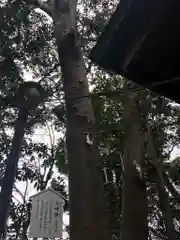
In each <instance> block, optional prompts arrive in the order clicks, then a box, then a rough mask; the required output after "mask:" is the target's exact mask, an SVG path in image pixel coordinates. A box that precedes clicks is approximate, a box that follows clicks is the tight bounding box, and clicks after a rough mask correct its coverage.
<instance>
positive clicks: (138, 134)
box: [121, 93, 148, 240]
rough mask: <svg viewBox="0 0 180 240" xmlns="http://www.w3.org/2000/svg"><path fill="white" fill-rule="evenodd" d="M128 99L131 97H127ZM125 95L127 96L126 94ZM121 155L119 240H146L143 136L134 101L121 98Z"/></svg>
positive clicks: (146, 210)
mask: <svg viewBox="0 0 180 240" xmlns="http://www.w3.org/2000/svg"><path fill="white" fill-rule="evenodd" d="M130 94H131V95H132V93H130ZM127 95H128V93H127ZM125 98H126V100H125V106H124V107H125V115H124V120H125V153H124V185H123V192H122V193H123V203H122V226H121V229H122V230H121V240H134V239H138V240H139V239H141V240H147V239H148V222H147V215H148V202H147V196H146V185H145V183H144V181H143V176H142V175H143V170H142V164H143V160H144V133H143V129H142V126H141V122H140V117H139V112H138V109H137V105H136V103H135V100H134V97H132V96H130V97H128V96H126V97H125Z"/></svg>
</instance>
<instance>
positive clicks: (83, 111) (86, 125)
mask: <svg viewBox="0 0 180 240" xmlns="http://www.w3.org/2000/svg"><path fill="white" fill-rule="evenodd" d="M74 2H75V1H74ZM72 7H73V8H76V6H75V4H74V6H69V9H68V7H67V8H66V7H65V6H64V8H62V6H61V8H60V9H59V12H58V15H55V16H54V20H55V37H56V42H57V46H58V54H59V60H60V65H61V71H62V74H63V84H64V92H65V102H66V110H67V149H68V164H69V197H70V239H71V240H84V239H87V240H92V239H93V240H106V239H110V236H109V229H108V228H109V226H108V221H107V213H106V208H107V206H106V201H105V195H104V186H103V179H102V177H101V174H100V154H99V150H98V149H97V146H96V128H95V120H94V114H93V109H92V103H91V99H90V98H89V97H87V96H88V95H89V88H88V80H87V77H86V70H85V64H84V60H83V56H82V52H81V48H80V43H79V41H78V34H77V31H76V27H75V25H76V23H75V17H74V12H75V11H76V10H75V9H72ZM62 9H63V10H62ZM87 138H91V139H92V144H91V143H88V141H87Z"/></svg>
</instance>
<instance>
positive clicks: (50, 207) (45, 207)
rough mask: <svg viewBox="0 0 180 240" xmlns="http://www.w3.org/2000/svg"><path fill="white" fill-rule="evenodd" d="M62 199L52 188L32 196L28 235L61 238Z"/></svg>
mask: <svg viewBox="0 0 180 240" xmlns="http://www.w3.org/2000/svg"><path fill="white" fill-rule="evenodd" d="M63 206H64V199H63V198H62V196H61V195H60V194H59V193H57V192H55V191H54V190H52V189H47V190H45V191H43V192H40V193H38V194H36V195H35V196H33V197H32V210H31V221H30V232H29V237H31V238H48V237H51V238H61V237H62V226H63Z"/></svg>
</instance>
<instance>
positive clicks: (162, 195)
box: [148, 126, 177, 240]
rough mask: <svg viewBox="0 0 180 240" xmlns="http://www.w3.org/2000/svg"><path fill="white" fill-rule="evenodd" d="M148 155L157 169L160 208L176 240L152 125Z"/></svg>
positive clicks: (171, 238) (170, 235)
mask: <svg viewBox="0 0 180 240" xmlns="http://www.w3.org/2000/svg"><path fill="white" fill-rule="evenodd" d="M148 156H149V157H150V162H151V164H152V165H153V166H154V168H155V170H156V186H157V193H158V196H159V202H160V208H161V211H162V214H163V217H164V223H165V226H166V231H167V237H168V239H169V240H175V239H177V237H176V233H175V229H174V224H173V217H172V212H171V208H170V205H169V202H168V193H167V192H166V189H165V183H164V178H163V170H162V166H161V162H160V161H159V160H158V159H157V155H156V150H155V146H154V142H153V138H152V132H151V129H150V126H148Z"/></svg>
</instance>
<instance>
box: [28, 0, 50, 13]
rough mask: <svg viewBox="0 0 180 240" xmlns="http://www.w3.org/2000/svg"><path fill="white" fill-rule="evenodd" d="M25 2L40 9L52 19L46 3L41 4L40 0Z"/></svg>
mask: <svg viewBox="0 0 180 240" xmlns="http://www.w3.org/2000/svg"><path fill="white" fill-rule="evenodd" d="M26 2H27V3H28V4H30V5H32V6H34V7H37V8H40V9H41V10H42V11H44V12H45V13H47V14H48V15H49V16H50V17H52V11H51V8H50V7H49V6H48V4H47V3H43V2H41V1H40V0H26Z"/></svg>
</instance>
